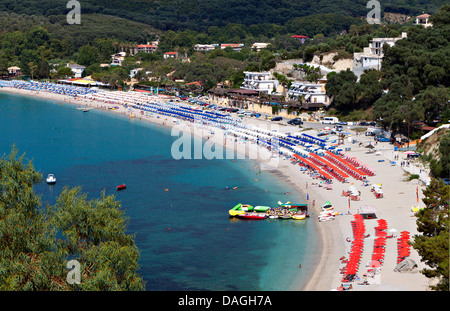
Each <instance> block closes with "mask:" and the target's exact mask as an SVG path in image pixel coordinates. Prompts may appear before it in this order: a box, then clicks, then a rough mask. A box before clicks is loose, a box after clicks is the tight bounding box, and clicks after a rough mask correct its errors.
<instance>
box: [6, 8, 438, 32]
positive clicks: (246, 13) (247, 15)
mask: <svg viewBox="0 0 450 311" xmlns="http://www.w3.org/2000/svg"><path fill="white" fill-rule="evenodd" d="M67 2H68V1H67V0H39V1H36V0H2V1H1V2H0V12H9V13H16V14H24V15H29V16H31V15H37V16H46V17H49V16H56V15H65V14H67V12H68V11H69V9H67V8H66V5H67ZM367 2H368V1H367V0H301V1H291V0H244V1H243V0H228V1H220V0H129V1H122V0H108V1H100V0H83V1H80V3H81V9H82V14H94V13H98V14H104V15H111V16H116V17H122V18H126V19H130V20H133V21H136V22H140V23H144V24H147V25H150V26H153V27H155V28H157V29H161V30H182V29H190V30H195V31H202V32H204V31H206V30H207V29H208V28H209V27H211V26H218V27H223V26H225V25H227V24H229V23H236V24H243V25H246V26H249V25H253V24H277V25H286V24H287V23H288V22H289V21H292V20H294V19H296V18H299V17H304V16H309V15H314V14H326V13H335V14H337V15H340V16H348V17H364V16H366V15H367V13H368V12H369V9H368V8H367V7H366V5H367ZM445 3H446V1H445V0H383V1H380V4H381V11H382V12H390V13H400V14H406V15H412V16H414V15H418V14H421V13H422V12H427V13H430V14H432V13H434V12H436V11H437V9H438V8H440V7H441V6H442V5H444V4H445Z"/></svg>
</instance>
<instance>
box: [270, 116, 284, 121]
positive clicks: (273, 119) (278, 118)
mask: <svg viewBox="0 0 450 311" xmlns="http://www.w3.org/2000/svg"><path fill="white" fill-rule="evenodd" d="M281 120H283V118H282V117H273V118H272V119H271V120H270V121H281Z"/></svg>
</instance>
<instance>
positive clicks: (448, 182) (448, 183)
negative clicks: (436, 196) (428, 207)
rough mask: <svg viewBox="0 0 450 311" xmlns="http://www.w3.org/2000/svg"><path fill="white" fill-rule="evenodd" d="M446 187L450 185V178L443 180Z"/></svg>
mask: <svg viewBox="0 0 450 311" xmlns="http://www.w3.org/2000/svg"><path fill="white" fill-rule="evenodd" d="M442 180H443V181H444V183H445V184H446V185H450V178H442Z"/></svg>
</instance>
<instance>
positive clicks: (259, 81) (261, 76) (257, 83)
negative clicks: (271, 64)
mask: <svg viewBox="0 0 450 311" xmlns="http://www.w3.org/2000/svg"><path fill="white" fill-rule="evenodd" d="M244 74H245V77H244V82H243V83H242V85H241V89H244V90H253V91H257V92H262V93H266V94H268V95H271V94H272V93H273V92H276V91H277V89H278V87H279V85H280V84H279V82H278V80H277V79H275V78H274V77H273V75H272V74H271V73H270V72H251V71H244Z"/></svg>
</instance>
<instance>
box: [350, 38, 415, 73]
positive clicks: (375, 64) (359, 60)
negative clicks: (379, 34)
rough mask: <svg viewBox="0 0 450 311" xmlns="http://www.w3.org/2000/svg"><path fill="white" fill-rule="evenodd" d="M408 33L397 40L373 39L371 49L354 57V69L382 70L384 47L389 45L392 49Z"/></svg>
mask: <svg viewBox="0 0 450 311" xmlns="http://www.w3.org/2000/svg"><path fill="white" fill-rule="evenodd" d="M406 36H407V34H406V32H402V35H401V36H400V37H397V38H373V39H372V40H371V41H370V43H369V47H365V48H364V51H363V52H362V53H355V54H354V55H353V66H354V68H358V67H363V68H367V69H369V68H374V69H377V70H380V69H381V61H382V60H383V56H384V55H383V46H384V45H385V44H387V45H388V46H390V47H392V46H394V45H395V43H396V42H397V41H398V40H401V39H403V38H406Z"/></svg>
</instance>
